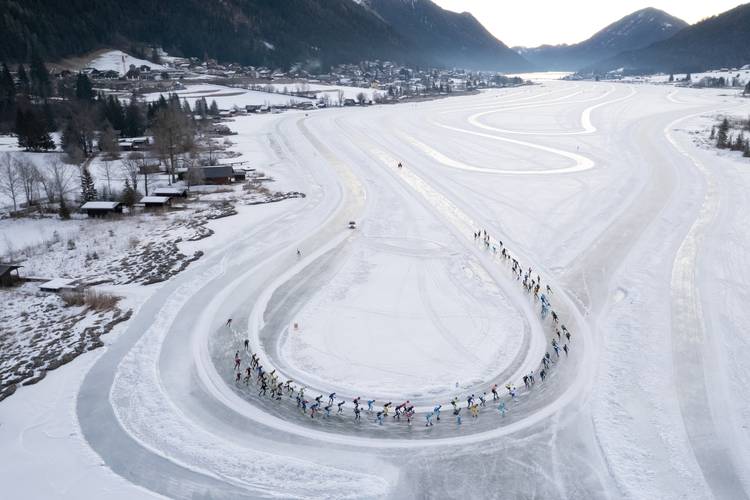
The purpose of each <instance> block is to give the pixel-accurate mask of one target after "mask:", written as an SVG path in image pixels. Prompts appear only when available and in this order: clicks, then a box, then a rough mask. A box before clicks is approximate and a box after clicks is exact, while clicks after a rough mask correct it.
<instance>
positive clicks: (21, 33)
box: [0, 0, 528, 70]
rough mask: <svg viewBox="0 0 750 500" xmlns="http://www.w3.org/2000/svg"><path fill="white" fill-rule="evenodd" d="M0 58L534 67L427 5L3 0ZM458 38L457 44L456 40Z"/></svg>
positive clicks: (334, 0) (415, 0)
mask: <svg viewBox="0 0 750 500" xmlns="http://www.w3.org/2000/svg"><path fill="white" fill-rule="evenodd" d="M0 12H2V13H3V14H2V15H0V60H6V61H22V60H29V57H30V55H31V52H32V51H36V52H38V53H40V54H41V56H42V57H44V58H45V59H47V60H55V59H59V58H62V57H67V56H71V55H79V54H82V53H85V52H88V51H90V50H93V49H97V48H102V47H112V46H115V47H120V48H124V49H127V48H128V47H129V45H130V44H131V43H137V44H147V45H158V46H161V47H163V48H164V49H165V50H167V51H168V52H170V53H173V54H176V55H185V56H196V57H204V56H208V57H212V58H216V59H219V60H221V61H233V62H239V63H243V64H253V65H265V66H271V67H276V66H287V65H289V64H291V63H293V62H305V63H308V64H309V65H323V66H328V65H331V64H336V63H342V62H358V61H360V60H363V59H391V60H395V61H400V62H406V63H412V64H419V65H444V66H451V65H454V64H455V65H459V66H464V65H463V64H461V63H462V60H461V56H462V55H463V56H466V58H467V61H468V62H469V63H470V65H471V66H472V67H484V68H487V69H498V70H503V69H506V70H518V69H524V68H526V67H528V64H527V63H525V61H524V60H523V58H521V57H520V56H517V55H516V54H514V53H512V51H510V50H509V49H508V48H507V47H506V46H505V45H503V44H502V43H501V42H499V41H498V40H496V39H495V38H494V37H492V35H490V34H489V33H488V32H487V31H486V30H485V29H484V27H483V26H482V25H481V24H479V23H478V22H477V21H476V20H475V19H474V18H473V17H471V16H469V15H468V14H455V13H452V12H448V11H444V10H443V9H440V8H439V7H437V6H436V5H435V4H433V3H432V2H430V1H429V0H390V1H386V0H221V1H205V0H160V1H158V2H156V1H153V0H129V1H128V2H122V1H121V0H97V1H96V2H91V1H90V0H66V1H65V2H60V1H59V0H0ZM451 42H453V45H452V44H451Z"/></svg>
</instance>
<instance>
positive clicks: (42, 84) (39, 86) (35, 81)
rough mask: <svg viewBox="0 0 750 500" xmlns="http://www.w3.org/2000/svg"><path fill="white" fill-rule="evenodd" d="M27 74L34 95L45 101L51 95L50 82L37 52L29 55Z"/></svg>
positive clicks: (47, 72)
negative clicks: (29, 77) (29, 61)
mask: <svg viewBox="0 0 750 500" xmlns="http://www.w3.org/2000/svg"><path fill="white" fill-rule="evenodd" d="M29 74H30V76H31V89H32V90H33V92H34V95H36V96H37V97H39V98H41V99H46V98H48V97H49V96H50V95H52V80H51V79H50V76H49V71H47V67H46V66H45V65H44V62H43V61H42V58H41V57H39V53H38V52H32V54H31V64H30V65H29Z"/></svg>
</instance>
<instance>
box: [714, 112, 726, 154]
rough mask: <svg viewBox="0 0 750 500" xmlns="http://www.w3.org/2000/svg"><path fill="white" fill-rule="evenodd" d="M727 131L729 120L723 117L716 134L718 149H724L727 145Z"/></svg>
mask: <svg viewBox="0 0 750 500" xmlns="http://www.w3.org/2000/svg"><path fill="white" fill-rule="evenodd" d="M728 133H729V120H727V119H726V118H724V120H723V121H722V122H721V125H719V132H718V133H717V134H716V147H717V148H719V149H724V148H726V147H727V140H728V136H727V134H728Z"/></svg>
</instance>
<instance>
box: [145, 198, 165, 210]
mask: <svg viewBox="0 0 750 500" xmlns="http://www.w3.org/2000/svg"><path fill="white" fill-rule="evenodd" d="M140 203H141V204H142V205H143V208H145V209H146V210H154V209H156V210H159V209H161V210H166V209H167V208H169V207H170V206H172V198H170V197H169V196H144V197H143V198H141V201H140Z"/></svg>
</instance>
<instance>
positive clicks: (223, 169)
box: [202, 165, 234, 184]
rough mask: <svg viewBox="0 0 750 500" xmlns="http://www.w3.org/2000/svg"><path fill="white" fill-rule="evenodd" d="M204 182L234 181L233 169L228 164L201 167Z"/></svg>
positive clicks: (228, 182) (220, 182) (222, 182)
mask: <svg viewBox="0 0 750 500" xmlns="http://www.w3.org/2000/svg"><path fill="white" fill-rule="evenodd" d="M202 169H203V179H204V180H205V183H206V184H231V183H232V182H233V181H234V169H233V168H232V167H231V166H229V165H216V166H211V167H202Z"/></svg>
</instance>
